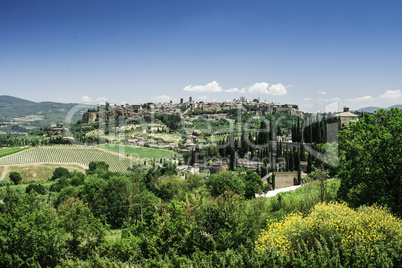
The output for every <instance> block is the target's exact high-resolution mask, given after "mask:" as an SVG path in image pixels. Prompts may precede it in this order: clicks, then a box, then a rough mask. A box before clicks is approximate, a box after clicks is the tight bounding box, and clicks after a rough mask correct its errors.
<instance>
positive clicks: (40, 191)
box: [25, 183, 47, 195]
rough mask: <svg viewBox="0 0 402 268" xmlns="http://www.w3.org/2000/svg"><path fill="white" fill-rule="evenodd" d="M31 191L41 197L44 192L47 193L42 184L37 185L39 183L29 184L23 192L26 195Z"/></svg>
mask: <svg viewBox="0 0 402 268" xmlns="http://www.w3.org/2000/svg"><path fill="white" fill-rule="evenodd" d="M31 191H35V192H37V193H38V194H41V195H45V194H46V192H47V191H46V187H45V186H43V185H42V184H39V183H31V184H29V185H28V187H27V188H26V189H25V192H26V193H27V194H28V193H30V192H31Z"/></svg>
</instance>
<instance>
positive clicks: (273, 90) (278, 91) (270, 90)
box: [183, 81, 287, 95]
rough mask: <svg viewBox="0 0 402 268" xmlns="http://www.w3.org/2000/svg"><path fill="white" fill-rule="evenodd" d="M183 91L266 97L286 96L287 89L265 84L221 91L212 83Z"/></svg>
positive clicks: (186, 88)
mask: <svg viewBox="0 0 402 268" xmlns="http://www.w3.org/2000/svg"><path fill="white" fill-rule="evenodd" d="M183 91H191V92H214V93H215V92H226V93H241V94H244V93H254V94H266V95H286V94H287V87H286V86H284V85H282V84H281V83H279V84H274V85H269V84H268V83H266V82H261V83H255V84H254V85H251V86H249V87H246V88H242V89H239V88H237V87H233V88H228V89H222V87H221V86H220V85H219V83H218V82H216V81H212V82H211V83H208V84H206V85H195V86H193V85H188V86H186V87H185V88H183Z"/></svg>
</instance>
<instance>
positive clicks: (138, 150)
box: [99, 144, 175, 159]
mask: <svg viewBox="0 0 402 268" xmlns="http://www.w3.org/2000/svg"><path fill="white" fill-rule="evenodd" d="M99 147H100V148H103V149H106V150H109V151H112V152H115V153H122V154H124V155H129V156H132V157H134V158H141V159H144V158H146V159H160V158H164V159H172V155H175V153H174V152H173V151H170V150H164V149H156V148H150V147H141V146H128V145H114V144H111V145H110V144H103V145H100V146H99Z"/></svg>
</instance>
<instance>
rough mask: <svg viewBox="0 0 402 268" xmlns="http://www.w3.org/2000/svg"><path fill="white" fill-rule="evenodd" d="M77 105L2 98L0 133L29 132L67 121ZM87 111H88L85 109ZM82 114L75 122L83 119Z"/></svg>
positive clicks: (79, 113) (0, 99)
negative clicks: (67, 116)
mask: <svg viewBox="0 0 402 268" xmlns="http://www.w3.org/2000/svg"><path fill="white" fill-rule="evenodd" d="M76 105H78V104H76V103H58V102H33V101H29V100H24V99H20V98H16V97H12V96H6V95H3V96H0V125H1V126H2V128H1V129H0V132H6V133H9V132H13V131H16V129H18V130H17V131H19V132H29V131H31V130H33V129H35V128H38V127H40V126H51V125H56V124H57V123H63V122H64V121H65V118H66V115H67V113H68V112H69V111H70V110H71V109H72V108H73V107H75V106H76ZM84 110H86V109H84ZM81 112H82V111H80V112H77V113H76V114H75V115H74V116H73V119H72V120H73V121H74V122H76V121H77V120H79V119H81Z"/></svg>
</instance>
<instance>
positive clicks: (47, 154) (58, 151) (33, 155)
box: [0, 146, 131, 171]
mask: <svg viewBox="0 0 402 268" xmlns="http://www.w3.org/2000/svg"><path fill="white" fill-rule="evenodd" d="M92 161H104V162H106V163H107V164H108V165H109V169H110V171H124V170H127V168H128V167H130V163H131V159H130V158H128V157H124V156H119V155H118V154H116V153H113V152H108V151H106V150H102V149H100V148H97V147H93V146H43V147H33V148H30V149H27V150H24V151H21V152H18V153H14V154H11V155H7V156H4V157H1V158H0V165H19V164H34V163H58V164H65V163H69V164H79V165H84V166H86V167H87V166H88V165H89V163H90V162H92Z"/></svg>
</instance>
